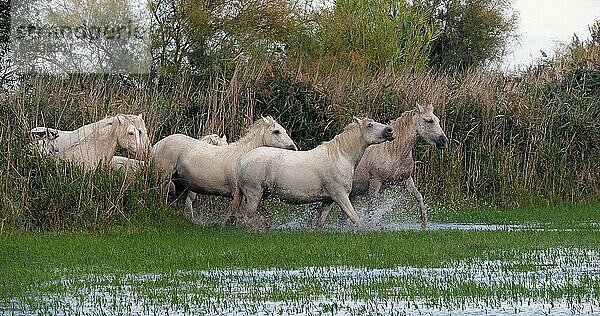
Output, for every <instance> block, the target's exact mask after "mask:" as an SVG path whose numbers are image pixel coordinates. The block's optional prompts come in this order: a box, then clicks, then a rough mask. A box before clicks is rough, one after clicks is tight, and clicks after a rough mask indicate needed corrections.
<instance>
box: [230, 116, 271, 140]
mask: <svg viewBox="0 0 600 316" xmlns="http://www.w3.org/2000/svg"><path fill="white" fill-rule="evenodd" d="M265 120H266V121H265ZM273 125H275V120H274V119H273V118H272V117H270V116H267V117H264V118H260V119H258V120H256V121H255V122H254V123H253V124H252V125H251V126H250V127H249V128H248V130H247V131H246V134H244V136H242V137H241V138H240V139H238V140H237V141H235V142H233V143H231V144H230V145H237V146H246V145H251V146H254V147H258V146H261V145H262V137H259V136H261V135H263V134H264V132H265V130H267V129H268V128H269V127H271V126H273Z"/></svg>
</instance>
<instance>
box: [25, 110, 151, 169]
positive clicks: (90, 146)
mask: <svg viewBox="0 0 600 316" xmlns="http://www.w3.org/2000/svg"><path fill="white" fill-rule="evenodd" d="M30 133H31V135H32V136H33V137H34V139H35V140H36V141H37V146H38V148H39V149H40V151H41V152H42V153H44V154H48V155H51V156H54V157H57V158H60V159H66V160H71V161H75V162H78V163H81V164H82V165H83V166H84V167H85V168H87V169H93V168H95V167H96V166H97V165H98V164H99V163H101V162H103V163H109V162H110V160H111V158H112V157H113V156H114V154H115V151H116V150H117V147H118V146H120V147H122V148H124V149H126V150H127V151H128V152H130V153H131V154H133V155H135V156H136V157H137V158H139V159H144V157H145V156H146V154H147V152H148V148H149V146H150V142H149V140H148V132H147V130H146V125H145V123H144V120H143V119H142V115H141V114H140V115H124V114H118V115H116V116H111V117H107V118H105V119H103V120H100V121H98V122H95V123H91V124H88V125H84V126H82V127H80V128H78V129H76V130H74V131H61V130H57V129H54V128H48V127H36V128H33V129H32V130H31V132H30Z"/></svg>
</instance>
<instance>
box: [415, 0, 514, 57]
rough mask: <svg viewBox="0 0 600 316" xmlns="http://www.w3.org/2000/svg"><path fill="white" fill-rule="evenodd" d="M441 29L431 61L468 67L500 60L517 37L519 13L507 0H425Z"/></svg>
mask: <svg viewBox="0 0 600 316" xmlns="http://www.w3.org/2000/svg"><path fill="white" fill-rule="evenodd" d="M423 3H425V5H426V6H427V7H429V8H430V11H429V12H431V15H432V16H431V20H432V21H433V23H434V24H435V25H438V27H439V29H440V32H439V35H438V36H437V37H436V39H435V41H434V42H433V44H432V46H433V47H432V49H431V52H430V65H432V66H434V67H438V68H443V69H444V68H445V69H447V68H459V69H467V68H471V67H477V66H482V65H484V64H485V63H486V62H490V61H499V60H500V58H501V57H503V56H504V54H505V51H506V49H507V46H508V44H509V43H510V42H511V41H513V40H514V39H515V37H516V28H517V25H518V21H517V15H516V14H515V12H514V11H513V9H512V8H511V6H510V5H511V1H507V0H467V1H465V0H450V1H441V0H425V1H423Z"/></svg>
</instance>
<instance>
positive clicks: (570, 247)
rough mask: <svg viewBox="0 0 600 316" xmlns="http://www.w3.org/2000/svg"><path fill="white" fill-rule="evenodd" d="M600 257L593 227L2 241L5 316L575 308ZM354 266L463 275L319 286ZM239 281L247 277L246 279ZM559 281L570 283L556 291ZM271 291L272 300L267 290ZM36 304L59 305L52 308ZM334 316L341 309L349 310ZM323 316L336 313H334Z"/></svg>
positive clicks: (9, 236)
mask: <svg viewBox="0 0 600 316" xmlns="http://www.w3.org/2000/svg"><path fill="white" fill-rule="evenodd" d="M525 211H527V212H525ZM569 211H570V212H569ZM433 214H436V215H435V216H436V219H437V220H441V219H442V218H443V217H442V216H446V217H445V219H453V220H456V221H458V222H461V223H465V222H477V223H496V224H503V223H513V222H518V219H519V218H518V215H523V214H528V215H527V216H523V217H524V218H525V219H526V220H527V221H533V220H535V219H542V218H543V219H546V223H549V224H548V227H550V228H552V227H554V228H562V227H565V226H564V225H563V219H564V218H570V219H571V223H572V224H573V225H572V226H573V227H585V225H584V224H585V223H589V222H597V219H598V218H599V217H598V214H599V213H598V208H597V207H596V206H590V207H584V206H577V207H566V206H565V207H553V208H545V209H544V208H540V209H527V210H505V211H498V210H491V209H481V210H479V211H474V210H465V211H455V212H448V213H444V212H442V211H436V212H433ZM499 214H500V215H499ZM569 216H571V217H569ZM521 221H524V219H521ZM598 253H600V230H597V229H593V228H590V227H585V228H583V229H580V228H573V229H550V230H544V229H535V230H516V231H511V230H499V231H396V232H359V233H342V232H317V231H269V232H265V233H256V232H248V231H244V230H238V229H232V228H215V227H213V228H207V227H198V226H194V225H191V224H185V223H180V224H179V225H173V226H171V225H170V224H169V225H165V224H161V223H157V224H156V225H149V226H148V227H146V228H145V229H140V228H136V230H134V232H133V233H129V232H128V231H127V230H126V229H125V228H123V230H122V231H115V230H112V231H109V232H106V233H84V232H69V233H61V232H51V233H34V232H28V233H5V234H2V235H0V310H8V311H11V310H13V311H14V310H18V309H19V308H23V307H22V306H21V305H19V306H21V307H10V303H8V302H10V300H13V299H17V300H18V301H19V302H21V303H20V304H25V305H27V306H28V307H27V308H25V312H27V311H29V312H31V311H38V312H42V313H58V312H61V311H63V312H64V311H69V309H71V308H74V307H73V306H71V305H69V304H70V303H64V304H65V305H62V304H63V303H60V302H61V300H64V298H61V297H71V299H72V300H74V301H76V302H79V303H82V302H86V303H90V301H89V299H88V297H90V295H92V294H90V293H98V291H100V293H104V294H103V295H105V296H103V297H100V298H96V301H94V302H92V303H91V304H92V305H93V306H96V307H98V308H101V307H102V306H104V305H106V304H116V305H115V306H117V307H115V308H116V311H117V312H123V313H126V312H127V311H128V308H134V307H132V306H130V305H131V304H134V303H136V302H137V303H138V305H139V304H140V303H139V302H141V301H144V300H150V301H151V302H152V304H154V305H152V306H154V307H152V309H151V310H152V311H154V312H161V311H163V312H164V310H162V309H161V308H166V307H165V306H167V307H173V308H176V309H178V310H188V311H190V312H193V311H198V308H199V307H198V306H205V304H208V303H206V302H207V299H211V300H209V301H210V302H211V303H210V304H214V305H211V306H212V307H211V308H216V309H224V308H226V306H227V304H229V303H227V302H229V301H230V300H237V299H243V300H245V302H247V303H248V304H251V305H252V304H255V305H252V306H245V305H244V306H242V307H239V306H238V307H237V308H238V309H237V311H239V310H240V309H239V308H241V310H243V311H246V312H252V311H254V309H255V308H260V307H261V306H262V307H264V306H265V305H264V304H263V303H264V302H271V301H276V302H286V305H285V306H286V308H292V309H294V310H296V308H300V309H301V307H300V305H301V304H300V303H299V302H303V301H308V302H310V301H313V300H316V299H319V298H330V299H333V300H337V299H342V301H343V300H344V299H345V300H356V299H359V300H360V299H366V300H369V299H383V300H392V301H394V300H398V299H409V300H416V301H419V300H421V299H425V300H426V301H427V302H429V303H427V304H433V305H432V306H438V307H440V306H444V304H446V305H448V304H449V305H448V306H453V307H452V308H456V307H457V306H458V307H460V306H461V304H462V305H464V304H467V305H468V304H474V303H476V302H478V301H480V300H483V301H485V302H486V303H485V304H488V305H489V306H497V304H499V302H506V301H510V302H512V303H514V304H517V305H519V304H524V303H523V302H520V301H519V300H523V299H527V298H528V299H529V300H534V301H536V300H537V301H539V300H542V301H544V302H551V303H554V302H555V301H556V300H569V299H571V300H575V301H576V300H579V301H583V302H588V301H589V300H590V297H594V296H593V295H596V294H598V293H600V278H599V276H598V275H597V274H595V273H593V272H592V273H587V274H583V275H579V274H578V272H577V270H570V268H569V267H578V268H580V267H590V268H592V269H595V267H596V266H597V265H598V260H597V259H595V256H597V254H598ZM307 267H313V268H314V267H322V268H317V272H311V273H316V275H314V276H310V277H306V278H304V277H294V276H289V275H280V276H276V277H266V278H265V277H260V275H256V274H255V272H252V271H254V270H253V269H259V270H269V269H284V270H293V269H306V268H307ZM348 267H359V268H365V269H366V270H365V271H372V269H387V268H389V269H392V271H393V269H397V268H398V267H411V269H429V268H438V267H441V268H444V267H446V268H447V267H450V268H452V267H454V268H456V269H458V270H456V272H443V270H440V271H442V272H436V273H437V274H435V275H434V278H433V279H430V278H429V277H427V276H423V275H422V274H420V273H421V272H419V271H420V270H419V271H417V272H411V273H409V274H407V275H405V276H394V275H388V274H387V273H388V272H385V273H384V274H383V275H381V276H376V277H372V276H369V277H367V278H366V279H364V280H358V281H352V280H353V278H350V279H347V277H346V276H344V275H343V274H342V275H334V276H330V277H327V278H325V279H322V280H321V278H320V277H318V274H319V273H320V272H318V271H320V270H318V269H323V270H322V271H332V269H333V271H337V270H336V269H341V270H343V269H347V268H348ZM555 268H556V269H560V270H559V271H562V272H561V273H565V275H563V274H561V275H560V276H556V275H555V273H556V272H553V271H554V270H552V269H555ZM203 271H224V272H222V273H223V274H222V275H221V276H219V275H208V276H207V275H203V274H202V273H203ZM227 271H229V272H227ZM235 271H246V272H244V274H243V275H241V276H240V275H237V274H236V272H235ZM386 271H387V270H386ZM592 271H594V270H592ZM479 272H481V273H483V274H484V275H487V274H489V275H499V277H498V279H497V280H496V279H494V278H492V279H491V281H490V283H489V284H488V283H483V284H482V283H480V282H479V281H478V280H477V279H472V275H473V273H479ZM557 277H558V278H561V279H559V280H555V278H557ZM503 278H505V279H503ZM513 278H514V279H513ZM223 280H225V281H223ZM564 280H566V281H564ZM222 282H226V283H227V282H231V283H230V284H223V283H222ZM236 284H238V285H237V286H240V284H241V285H242V287H248V288H250V289H253V290H252V291H250V292H244V291H242V292H239V289H238V290H236V289H228V287H231V286H233V287H234V288H235V286H236ZM336 284H342V285H344V284H345V285H344V288H345V290H344V291H342V292H336V291H337V290H335V288H336V286H337V285H336ZM263 288H265V289H267V290H258V289H263ZM100 289H102V290H100ZM125 289H129V290H125ZM123 291H132V292H133V294H135V295H134V296H133V297H132V298H130V299H123V300H117V301H118V302H117V303H115V301H114V300H116V299H117V298H120V297H121V296H122V295H123V293H124V292H123ZM236 293H237V294H236ZM36 297H50V298H51V299H49V300H48V301H45V300H39V299H35V298H36ZM52 297H54V298H52ZM140 300H141V301H140ZM111 302H112V303H111ZM223 304H225V305H223ZM295 304H300V305H298V306H297V305H295ZM134 305H135V304H134ZM342 305H343V304H342ZM342 305H340V306H342ZM324 306H325V305H324ZM327 306H328V307H327V308H329V309H334V310H335V309H339V308H341V310H346V308H348V307H347V306H346V307H343V308H342V307H340V306H337V307H336V306H329V305H327ZM574 306H579V305H576V304H575V305H574ZM363 307H364V306H363ZM311 308H312V309H310V310H305V312H314V311H315V309H319V308H321V307H319V306H316V307H315V306H313V307H311ZM323 308H325V307H323ZM365 308H366V307H365ZM134 309H135V308H134ZM287 311H288V312H293V310H287ZM296 311H297V312H299V310H296ZM368 311H369V309H367V310H366V312H368ZM322 312H326V311H325V309H323V310H322ZM357 313H358V312H357Z"/></svg>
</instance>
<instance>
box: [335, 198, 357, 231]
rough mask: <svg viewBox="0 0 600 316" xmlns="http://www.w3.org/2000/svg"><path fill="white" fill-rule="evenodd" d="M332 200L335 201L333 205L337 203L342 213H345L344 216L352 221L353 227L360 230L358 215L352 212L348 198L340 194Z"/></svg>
mask: <svg viewBox="0 0 600 316" xmlns="http://www.w3.org/2000/svg"><path fill="white" fill-rule="evenodd" d="M332 198H333V200H334V201H335V203H337V204H338V205H339V206H340V207H341V208H342V211H344V213H346V215H348V217H350V220H352V222H353V223H354V225H356V227H358V228H361V227H362V222H361V221H360V217H359V216H358V213H356V211H355V210H354V207H353V206H352V203H350V198H349V197H348V195H347V194H340V195H339V196H336V197H332Z"/></svg>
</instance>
